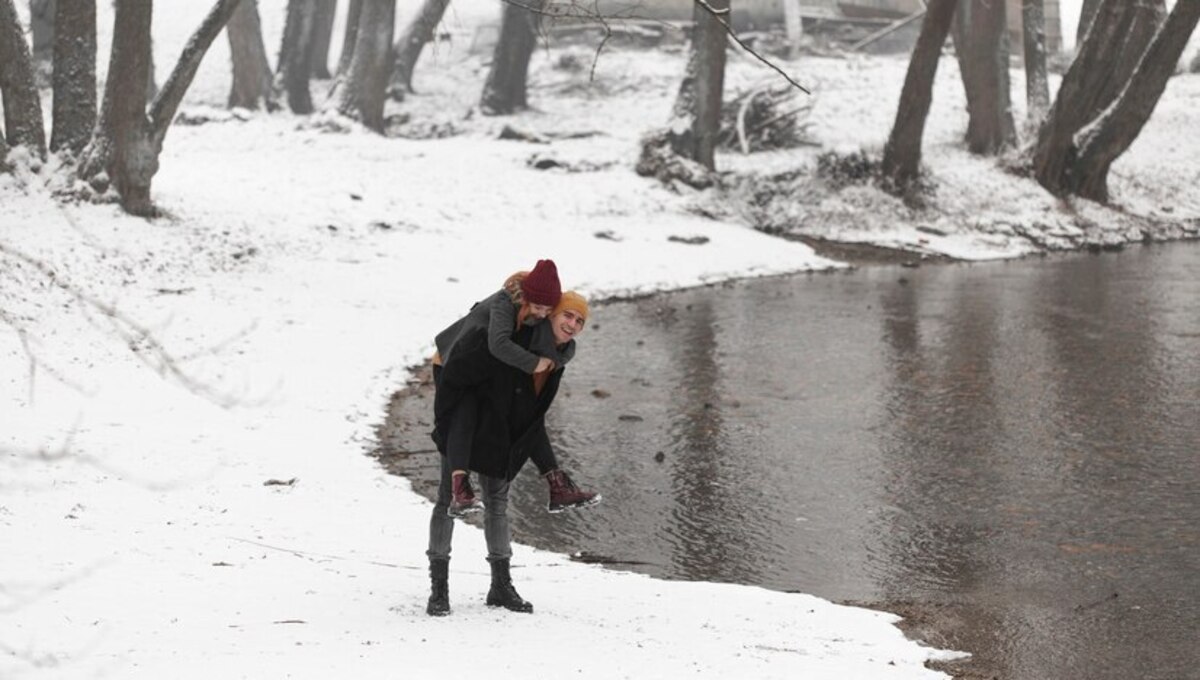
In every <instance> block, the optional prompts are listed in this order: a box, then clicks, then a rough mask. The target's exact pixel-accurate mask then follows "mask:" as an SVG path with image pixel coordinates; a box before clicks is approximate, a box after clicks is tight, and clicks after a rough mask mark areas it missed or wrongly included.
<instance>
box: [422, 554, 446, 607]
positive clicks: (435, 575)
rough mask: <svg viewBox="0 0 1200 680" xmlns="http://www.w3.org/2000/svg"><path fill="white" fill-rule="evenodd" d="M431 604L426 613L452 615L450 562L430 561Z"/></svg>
mask: <svg viewBox="0 0 1200 680" xmlns="http://www.w3.org/2000/svg"><path fill="white" fill-rule="evenodd" d="M429 581H430V588H429V604H428V605H426V606H425V613H426V614H429V615H430V616H446V615H447V614H449V613H450V560H442V559H431V560H429Z"/></svg>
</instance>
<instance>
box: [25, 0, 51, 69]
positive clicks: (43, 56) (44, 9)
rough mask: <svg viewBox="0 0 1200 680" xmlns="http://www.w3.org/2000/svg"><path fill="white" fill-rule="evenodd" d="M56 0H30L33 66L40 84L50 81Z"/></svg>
mask: <svg viewBox="0 0 1200 680" xmlns="http://www.w3.org/2000/svg"><path fill="white" fill-rule="evenodd" d="M54 6H55V0H29V32H30V34H31V35H32V38H33V66H34V68H35V69H36V75H37V81H38V85H39V86H44V85H46V84H47V83H49V82H50V74H51V68H52V63H53V59H54V12H55V8H54Z"/></svg>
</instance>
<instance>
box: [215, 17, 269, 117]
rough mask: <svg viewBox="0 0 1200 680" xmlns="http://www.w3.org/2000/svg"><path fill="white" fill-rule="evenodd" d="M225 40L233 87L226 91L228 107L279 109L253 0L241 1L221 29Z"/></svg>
mask: <svg viewBox="0 0 1200 680" xmlns="http://www.w3.org/2000/svg"><path fill="white" fill-rule="evenodd" d="M225 33H226V35H227V36H228V38H229V54H230V61H231V62H232V65H233V84H232V85H231V86H230V88H229V107H230V108H234V107H240V108H244V109H259V108H265V109H267V110H268V111H274V110H276V109H278V108H279V103H278V102H277V101H276V99H275V89H274V87H273V82H272V76H271V64H270V62H268V61H267V48H266V45H265V44H264V43H263V36H262V22H261V21H260V19H259V16H258V1H257V0H242V1H241V2H240V3H238V7H237V9H236V10H234V12H233V16H232V17H230V19H229V24H228V25H227V26H226V27H225Z"/></svg>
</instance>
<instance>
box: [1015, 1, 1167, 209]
mask: <svg viewBox="0 0 1200 680" xmlns="http://www.w3.org/2000/svg"><path fill="white" fill-rule="evenodd" d="M1161 7H1162V0H1144V2H1127V0H1102V2H1101V5H1100V7H1099V8H1098V10H1097V12H1096V17H1095V19H1094V20H1093V21H1092V25H1091V28H1090V29H1089V30H1088V32H1087V38H1086V39H1085V40H1084V41H1083V44H1082V45H1080V46H1079V49H1078V50H1077V54H1076V56H1075V60H1074V61H1072V62H1071V66H1070V68H1068V69H1067V72H1066V74H1064V75H1063V79H1062V84H1061V85H1059V88H1058V96H1057V97H1055V99H1054V103H1053V104H1052V105H1051V106H1050V111H1049V112H1048V113H1047V114H1046V121H1045V122H1044V123H1043V124H1042V127H1041V128H1040V129H1039V130H1038V138H1037V143H1036V145H1035V147H1034V150H1033V165H1034V175H1035V176H1036V177H1037V180H1038V182H1039V183H1041V185H1042V186H1043V187H1045V188H1046V189H1047V190H1048V191H1050V193H1052V194H1055V195H1062V194H1063V193H1065V192H1067V191H1068V189H1067V187H1066V186H1064V185H1063V177H1064V174H1065V172H1066V167H1067V166H1068V165H1069V164H1070V163H1072V162H1073V159H1071V158H1069V154H1070V153H1072V149H1073V146H1074V140H1073V138H1074V136H1075V133H1076V132H1078V131H1079V130H1080V129H1082V128H1083V127H1084V126H1085V125H1087V124H1088V123H1090V122H1091V121H1092V120H1094V119H1095V118H1096V117H1097V116H1099V115H1100V113H1101V112H1103V111H1104V110H1105V109H1106V108H1108V106H1109V105H1110V104H1112V102H1113V101H1114V100H1115V99H1116V97H1117V95H1119V94H1120V92H1121V90H1122V89H1123V88H1124V86H1125V83H1126V82H1128V79H1129V74H1131V73H1132V72H1133V69H1134V68H1136V65H1137V62H1136V60H1135V61H1134V64H1133V65H1132V66H1127V62H1126V60H1128V59H1129V58H1130V55H1131V54H1133V53H1134V52H1135V51H1136V52H1138V57H1139V58H1140V54H1141V52H1143V51H1144V47H1145V44H1146V43H1145V42H1142V41H1143V40H1145V33H1146V32H1147V31H1146V29H1147V25H1148V24H1151V23H1155V22H1156V15H1157V10H1159V9H1161ZM1139 45H1140V46H1141V48H1143V49H1139V48H1138V46H1139ZM1135 59H1136V58H1135ZM1121 74H1124V80H1119V78H1121V77H1122V76H1121Z"/></svg>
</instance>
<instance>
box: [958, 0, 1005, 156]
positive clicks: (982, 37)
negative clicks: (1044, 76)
mask: <svg viewBox="0 0 1200 680" xmlns="http://www.w3.org/2000/svg"><path fill="white" fill-rule="evenodd" d="M956 17H957V18H956V21H955V31H954V45H955V53H956V54H957V56H958V63H959V67H960V71H961V74H962V81H963V88H964V89H965V91H966V95H967V113H968V116H969V119H968V122H967V148H968V149H969V150H970V151H971V153H976V154H989V155H990V154H995V153H998V152H1000V151H1001V150H1002V149H1004V148H1006V147H1009V146H1013V145H1015V144H1016V138H1017V134H1016V126H1015V125H1014V124H1013V117H1012V94H1011V87H1010V84H1009V78H1008V53H1009V49H1008V29H1007V20H1006V17H1005V3H1003V2H996V1H995V0H959V5H958V11H957V14H956Z"/></svg>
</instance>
